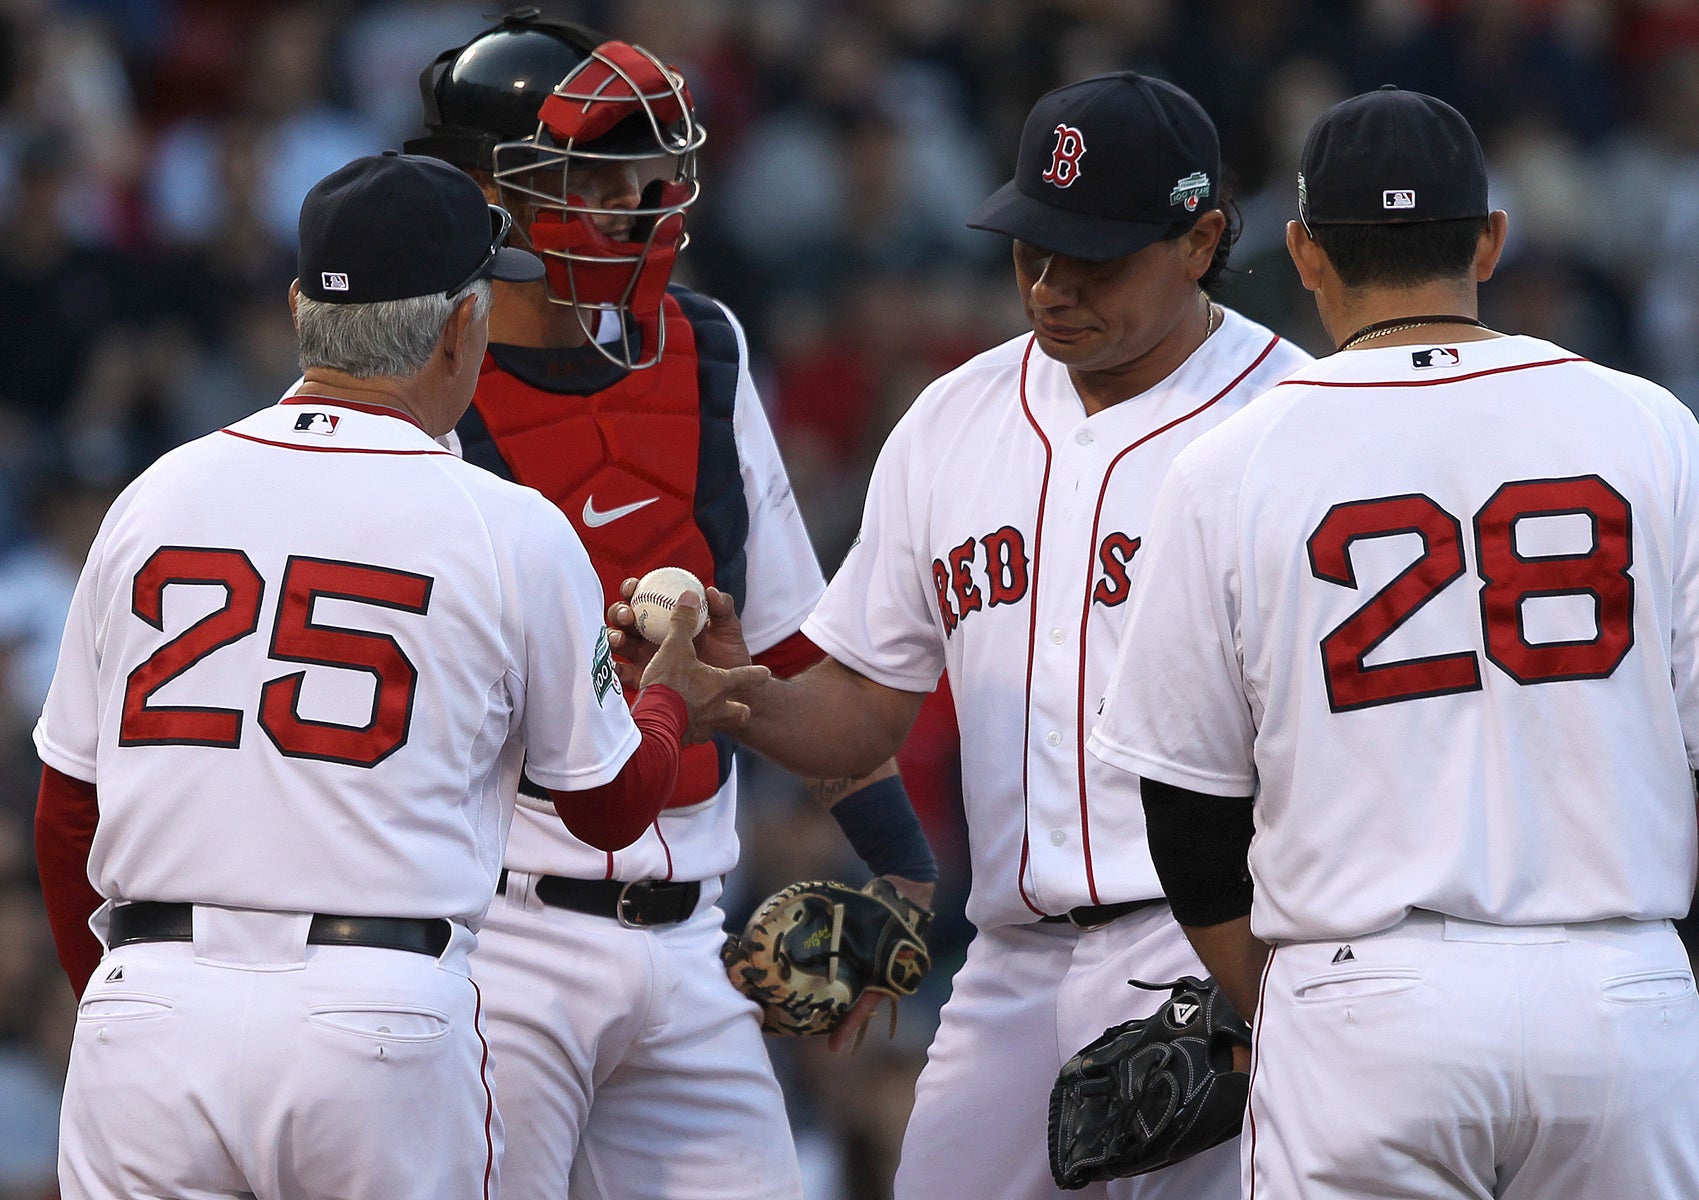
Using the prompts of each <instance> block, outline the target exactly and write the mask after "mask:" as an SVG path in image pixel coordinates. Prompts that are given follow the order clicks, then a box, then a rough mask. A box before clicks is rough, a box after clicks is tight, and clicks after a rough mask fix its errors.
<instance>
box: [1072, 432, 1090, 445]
mask: <svg viewBox="0 0 1699 1200" xmlns="http://www.w3.org/2000/svg"><path fill="white" fill-rule="evenodd" d="M1074 440H1075V441H1076V442H1078V443H1079V444H1080V445H1082V446H1089V445H1091V441H1092V438H1091V430H1089V429H1082V430H1080V431H1079V432H1078V433H1076V434H1075V435H1074Z"/></svg>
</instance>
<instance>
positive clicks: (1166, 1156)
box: [1050, 975, 1251, 1190]
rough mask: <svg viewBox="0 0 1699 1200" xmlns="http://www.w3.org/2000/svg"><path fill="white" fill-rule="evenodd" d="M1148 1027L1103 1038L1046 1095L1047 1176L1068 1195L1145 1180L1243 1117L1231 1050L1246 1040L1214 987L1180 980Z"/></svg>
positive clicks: (1225, 1134) (1243, 1090) (1129, 1026)
mask: <svg viewBox="0 0 1699 1200" xmlns="http://www.w3.org/2000/svg"><path fill="white" fill-rule="evenodd" d="M1128 982H1129V983H1132V984H1134V985H1135V986H1137V987H1142V988H1149V989H1151V990H1153V991H1162V990H1165V989H1167V990H1169V991H1170V992H1171V994H1170V996H1169V998H1168V999H1167V1000H1166V1001H1165V1002H1164V1003H1163V1005H1162V1007H1161V1008H1159V1009H1157V1010H1156V1012H1154V1013H1153V1014H1151V1015H1150V1016H1148V1017H1145V1018H1143V1019H1141V1020H1137V1021H1128V1022H1126V1023H1125V1024H1122V1025H1117V1026H1115V1027H1114V1028H1113V1029H1106V1030H1104V1031H1103V1036H1102V1037H1100V1038H1098V1039H1097V1040H1096V1041H1095V1042H1093V1043H1091V1045H1089V1046H1087V1047H1086V1048H1085V1049H1084V1050H1081V1051H1080V1052H1079V1053H1078V1054H1076V1055H1074V1057H1073V1058H1071V1059H1069V1060H1068V1062H1067V1065H1065V1066H1064V1067H1063V1068H1062V1073H1061V1074H1060V1075H1059V1076H1058V1077H1057V1079H1056V1086H1055V1087H1054V1088H1052V1089H1051V1092H1050V1173H1051V1174H1052V1175H1054V1176H1055V1177H1056V1185H1057V1186H1058V1187H1062V1188H1067V1189H1069V1190H1073V1189H1075V1188H1082V1187H1084V1186H1085V1185H1086V1184H1088V1183H1093V1182H1096V1181H1098V1180H1103V1179H1121V1178H1125V1177H1126V1176H1129V1175H1143V1174H1145V1173H1146V1172H1147V1171H1155V1170H1158V1169H1160V1168H1162V1167H1167V1166H1172V1165H1173V1164H1174V1163H1177V1162H1180V1161H1181V1160H1182V1159H1186V1158H1190V1157H1191V1156H1192V1155H1194V1154H1198V1153H1200V1152H1201V1151H1204V1150H1208V1149H1209V1148H1210V1147H1211V1146H1219V1145H1220V1144H1221V1143H1222V1142H1225V1141H1227V1140H1228V1139H1229V1138H1231V1137H1234V1136H1236V1135H1237V1134H1238V1132H1239V1126H1240V1124H1241V1123H1242V1122H1243V1120H1244V1117H1245V1104H1246V1101H1247V1100H1248V1099H1249V1096H1250V1086H1251V1077H1250V1076H1249V1075H1247V1074H1245V1073H1244V1072H1243V1071H1235V1070H1234V1069H1233V1047H1234V1046H1249V1045H1250V1044H1251V1031H1250V1027H1249V1026H1247V1025H1246V1024H1245V1023H1244V1022H1243V1021H1242V1020H1240V1019H1239V1014H1238V1013H1236V1012H1234V1011H1233V1006H1232V1005H1231V1004H1229V1003H1228V1002H1227V997H1226V996H1225V995H1223V994H1222V992H1221V989H1220V988H1219V987H1217V986H1216V984H1215V981H1214V980H1207V981H1206V980H1199V979H1194V978H1192V977H1191V976H1189V975H1188V976H1185V977H1183V978H1181V979H1179V980H1178V981H1176V982H1174V983H1171V984H1149V983H1140V982H1139V981H1138V980H1136V979H1131V980H1128Z"/></svg>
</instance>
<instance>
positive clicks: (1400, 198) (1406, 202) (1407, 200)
mask: <svg viewBox="0 0 1699 1200" xmlns="http://www.w3.org/2000/svg"><path fill="white" fill-rule="evenodd" d="M1380 206H1381V207H1382V208H1386V209H1397V208H1415V207H1416V193H1415V192H1413V191H1410V190H1408V189H1404V188H1398V189H1394V190H1391V191H1385V192H1382V193H1381V194H1380Z"/></svg>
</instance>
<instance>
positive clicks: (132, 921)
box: [106, 900, 453, 958]
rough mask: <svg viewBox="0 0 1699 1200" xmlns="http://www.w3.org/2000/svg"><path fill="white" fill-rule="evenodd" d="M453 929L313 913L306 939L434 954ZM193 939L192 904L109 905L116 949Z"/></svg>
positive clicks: (437, 920)
mask: <svg viewBox="0 0 1699 1200" xmlns="http://www.w3.org/2000/svg"><path fill="white" fill-rule="evenodd" d="M452 933H453V929H452V928H451V927H450V925H449V923H448V922H447V921H445V920H443V919H442V918H441V917H332V916H326V915H325V914H324V913H315V914H314V915H313V919H312V923H311V924H309V925H308V926H307V942H308V943H309V944H310V945H314V946H371V947H374V948H376V949H379V950H411V951H412V952H413V953H414V954H428V955H430V956H431V957H432V958H436V957H437V956H438V955H440V954H441V953H442V952H443V951H444V950H446V949H447V948H448V941H449V938H450V936H451V935H452ZM194 938H195V910H194V906H193V905H189V904H164V903H160V902H159V901H156V900H140V901H137V902H136V903H134V904H121V905H119V906H118V907H116V908H114V909H113V910H112V916H111V923H110V924H109V925H108V926H107V932H106V945H107V948H108V949H111V950H116V949H117V948H118V947H119V946H127V945H129V944H130V943H131V942H191V941H194Z"/></svg>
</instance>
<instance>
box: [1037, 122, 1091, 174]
mask: <svg viewBox="0 0 1699 1200" xmlns="http://www.w3.org/2000/svg"><path fill="white" fill-rule="evenodd" d="M1084 154H1085V134H1083V133H1081V132H1080V131H1079V130H1077V129H1075V128H1074V127H1073V126H1072V125H1058V126H1056V148H1055V149H1054V150H1052V151H1051V152H1050V169H1049V170H1048V171H1046V172H1044V176H1043V178H1044V182H1045V183H1052V184H1055V185H1056V186H1057V187H1059V188H1065V187H1071V186H1072V185H1073V182H1074V180H1076V179H1078V178H1079V177H1080V157H1081V156H1082V155H1084Z"/></svg>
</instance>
